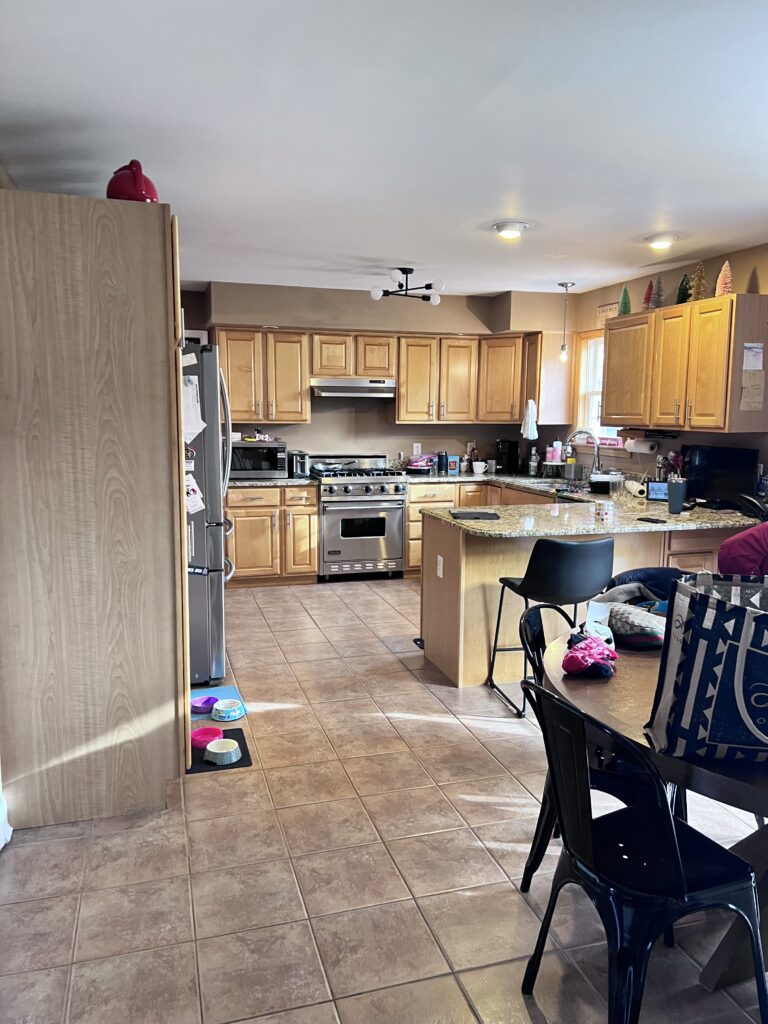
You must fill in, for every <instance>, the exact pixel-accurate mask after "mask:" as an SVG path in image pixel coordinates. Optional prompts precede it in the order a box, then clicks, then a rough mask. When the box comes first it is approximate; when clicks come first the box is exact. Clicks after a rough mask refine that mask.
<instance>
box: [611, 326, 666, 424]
mask: <svg viewBox="0 0 768 1024" xmlns="http://www.w3.org/2000/svg"><path fill="white" fill-rule="evenodd" d="M653 322H654V321H653V314H650V313H644V314H642V315H640V316H627V317H622V318H621V320H614V321H613V322H612V323H608V324H606V327H605V355H604V360H603V402H602V413H601V423H604V424H606V425H607V426H619V427H622V426H624V427H636V426H638V427H643V426H648V424H649V423H650V421H651V378H652V366H653Z"/></svg>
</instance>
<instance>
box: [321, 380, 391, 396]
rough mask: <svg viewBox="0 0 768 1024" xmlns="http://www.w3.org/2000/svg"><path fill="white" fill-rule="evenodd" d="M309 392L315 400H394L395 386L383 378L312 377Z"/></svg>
mask: <svg viewBox="0 0 768 1024" xmlns="http://www.w3.org/2000/svg"><path fill="white" fill-rule="evenodd" d="M309 384H310V391H311V394H312V395H313V397H315V398H394V397H395V394H396V393H397V385H396V382H395V381H394V379H391V378H384V377H370V378H368V377H312V378H311V379H310V381H309Z"/></svg>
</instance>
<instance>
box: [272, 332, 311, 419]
mask: <svg viewBox="0 0 768 1024" xmlns="http://www.w3.org/2000/svg"><path fill="white" fill-rule="evenodd" d="M266 381H267V387H266V398H267V422H269V423H308V422H309V419H310V410H309V338H308V337H307V335H306V334H300V333H298V332H295V331H275V332H272V331H270V332H269V333H268V334H267V374H266Z"/></svg>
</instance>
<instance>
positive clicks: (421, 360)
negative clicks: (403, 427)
mask: <svg viewBox="0 0 768 1024" xmlns="http://www.w3.org/2000/svg"><path fill="white" fill-rule="evenodd" d="M437 379H438V360H437V338H400V358H399V367H398V382H397V419H398V421H399V422H400V423H429V422H430V421H431V420H433V419H434V417H435V405H436V402H437Z"/></svg>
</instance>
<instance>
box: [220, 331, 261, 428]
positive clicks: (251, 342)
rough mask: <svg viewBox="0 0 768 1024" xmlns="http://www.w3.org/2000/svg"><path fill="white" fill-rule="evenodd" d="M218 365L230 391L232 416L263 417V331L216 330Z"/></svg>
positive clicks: (259, 418)
mask: <svg viewBox="0 0 768 1024" xmlns="http://www.w3.org/2000/svg"><path fill="white" fill-rule="evenodd" d="M216 338H217V341H218V344H219V364H220V366H221V369H222V371H223V373H224V379H225V380H226V382H227V390H228V391H229V404H230V406H231V408H232V419H233V420H234V421H235V423H237V422H241V421H246V422H247V421H251V420H261V419H263V417H264V413H265V411H266V410H265V408H264V338H263V335H262V334H261V331H217V332H216Z"/></svg>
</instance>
